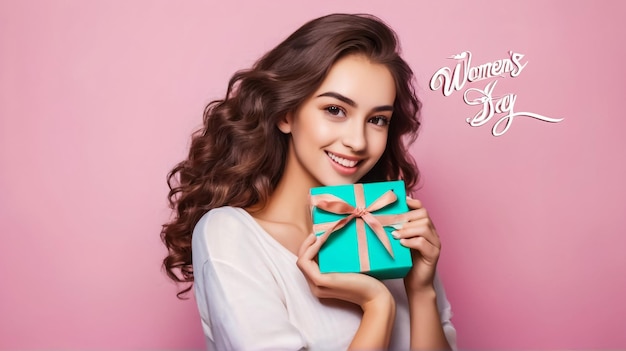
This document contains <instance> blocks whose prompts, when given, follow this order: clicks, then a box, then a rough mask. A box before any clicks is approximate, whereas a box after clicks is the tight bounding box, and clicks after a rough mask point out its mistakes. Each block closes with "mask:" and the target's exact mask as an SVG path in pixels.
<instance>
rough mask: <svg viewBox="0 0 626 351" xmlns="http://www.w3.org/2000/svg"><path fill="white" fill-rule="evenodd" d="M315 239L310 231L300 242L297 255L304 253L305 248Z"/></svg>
mask: <svg viewBox="0 0 626 351" xmlns="http://www.w3.org/2000/svg"><path fill="white" fill-rule="evenodd" d="M315 240H316V238H315V234H312V233H311V234H310V235H309V236H307V237H306V239H304V241H303V242H302V245H300V249H299V250H298V257H301V256H302V255H304V253H305V252H306V251H307V249H308V248H309V247H310V246H311V245H313V244H314V243H315Z"/></svg>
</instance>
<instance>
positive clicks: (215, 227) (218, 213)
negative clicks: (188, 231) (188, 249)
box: [193, 207, 252, 240]
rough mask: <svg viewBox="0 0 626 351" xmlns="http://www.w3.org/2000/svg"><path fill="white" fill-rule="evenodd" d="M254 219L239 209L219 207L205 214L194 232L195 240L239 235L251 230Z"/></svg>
mask: <svg viewBox="0 0 626 351" xmlns="http://www.w3.org/2000/svg"><path fill="white" fill-rule="evenodd" d="M251 220H252V218H251V217H250V215H248V214H247V212H246V211H245V210H244V209H242V208H239V207H218V208H214V209H212V210H210V211H209V212H207V213H205V214H204V215H203V216H202V217H201V218H200V220H199V221H198V223H196V225H195V227H194V230H193V237H194V240H196V239H202V238H204V239H209V238H213V237H221V236H222V235H221V234H226V233H227V234H228V235H227V236H229V237H232V236H236V235H239V233H241V231H242V230H246V229H248V230H249V229H251Z"/></svg>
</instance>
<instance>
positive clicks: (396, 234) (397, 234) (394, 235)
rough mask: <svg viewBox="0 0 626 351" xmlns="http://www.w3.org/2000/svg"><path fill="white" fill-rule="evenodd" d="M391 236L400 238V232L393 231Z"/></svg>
mask: <svg viewBox="0 0 626 351" xmlns="http://www.w3.org/2000/svg"><path fill="white" fill-rule="evenodd" d="M391 236H393V237H394V238H395V239H399V238H400V234H399V233H398V232H397V231H395V230H394V231H393V232H391Z"/></svg>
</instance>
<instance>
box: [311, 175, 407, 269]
mask: <svg viewBox="0 0 626 351" xmlns="http://www.w3.org/2000/svg"><path fill="white" fill-rule="evenodd" d="M397 199H398V197H397V196H396V194H395V193H394V192H393V191H392V190H388V191H387V192H385V193H384V194H383V195H381V196H380V197H379V198H377V199H376V200H375V201H374V202H372V203H371V204H370V205H369V206H367V207H366V206H365V191H364V190H363V184H354V200H355V202H356V207H353V206H352V205H350V204H349V203H347V202H346V201H344V200H342V199H341V198H339V197H337V196H335V195H331V194H320V195H311V199H310V201H311V206H315V207H317V208H319V209H321V210H324V211H327V212H330V213H335V214H347V215H348V216H347V217H344V218H342V219H340V220H337V221H334V222H328V223H318V224H314V225H313V232H314V233H316V234H317V233H320V232H323V234H322V235H321V236H322V237H324V239H325V238H326V237H327V236H329V235H330V234H332V233H333V232H335V231H337V230H339V229H341V228H343V227H344V226H345V225H346V224H348V223H349V222H350V221H351V220H353V219H355V220H356V232H357V247H358V250H359V264H360V269H361V271H362V272H367V271H369V270H370V260H369V254H368V247H367V236H366V235H365V223H367V225H368V226H369V227H370V228H371V229H372V231H373V232H374V234H376V237H377V238H378V240H379V241H380V242H381V243H382V244H383V246H384V247H385V249H386V250H387V252H388V253H389V255H391V257H394V255H393V249H392V248H391V242H390V241H389V238H388V237H387V233H386V232H385V229H384V228H383V227H385V226H395V225H398V224H401V223H404V222H406V221H407V220H408V218H407V215H406V213H402V214H393V215H374V214H372V212H376V211H378V210H380V209H381V208H383V207H386V206H388V205H390V204H392V203H394V202H395V201H396V200H397Z"/></svg>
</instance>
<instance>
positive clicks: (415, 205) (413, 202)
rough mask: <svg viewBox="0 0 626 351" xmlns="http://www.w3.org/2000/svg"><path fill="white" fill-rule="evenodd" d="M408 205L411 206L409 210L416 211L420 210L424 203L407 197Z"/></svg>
mask: <svg viewBox="0 0 626 351" xmlns="http://www.w3.org/2000/svg"><path fill="white" fill-rule="evenodd" d="M406 205H407V206H409V209H411V210H416V209H418V208H422V207H423V206H422V202H421V201H420V200H418V199H414V198H412V197H409V196H407V197H406Z"/></svg>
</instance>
